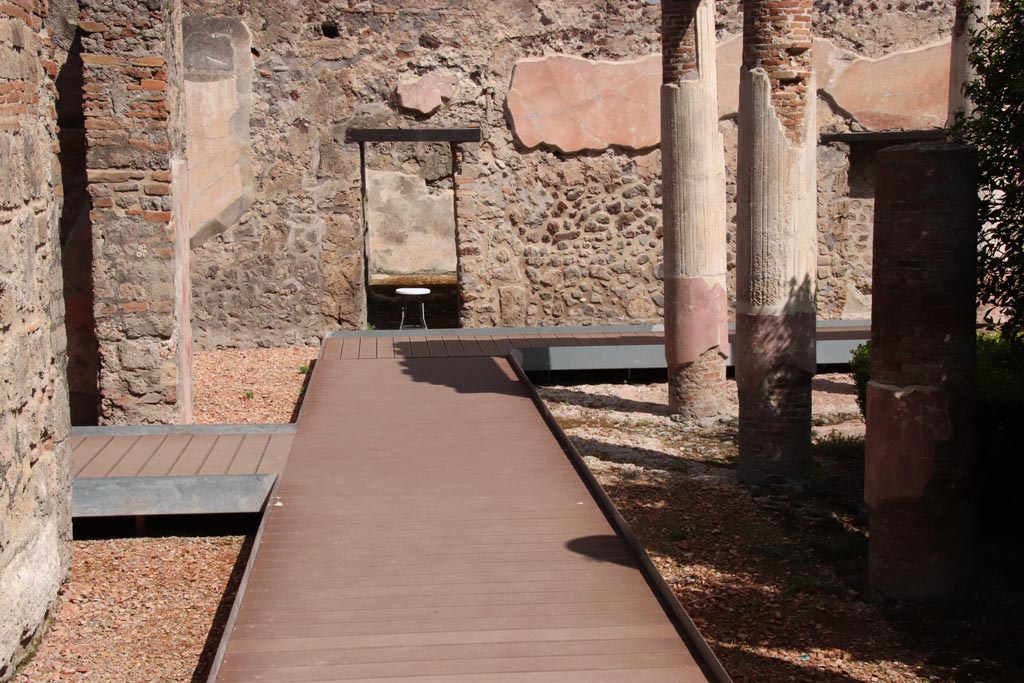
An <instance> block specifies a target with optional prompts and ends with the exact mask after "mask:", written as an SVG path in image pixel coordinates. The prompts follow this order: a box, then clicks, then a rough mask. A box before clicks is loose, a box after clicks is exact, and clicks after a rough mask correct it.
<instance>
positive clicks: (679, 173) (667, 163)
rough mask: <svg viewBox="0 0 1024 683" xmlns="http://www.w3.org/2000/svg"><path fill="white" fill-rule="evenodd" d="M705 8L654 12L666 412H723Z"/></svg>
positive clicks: (677, 1) (714, 140) (714, 129)
mask: <svg viewBox="0 0 1024 683" xmlns="http://www.w3.org/2000/svg"><path fill="white" fill-rule="evenodd" d="M714 14H715V7H714V2H713V0H668V1H666V2H664V3H663V4H662V52H663V54H662V65H663V66H662V68H663V84H662V89H661V121H662V137H661V140H662V143H661V145H662V147H661V149H662V188H663V190H662V194H663V198H664V200H663V201H664V223H665V355H666V359H667V361H668V369H669V408H670V409H671V411H672V412H673V413H675V414H679V415H682V416H684V417H688V418H697V417H708V416H713V415H718V414H719V413H721V412H723V410H724V408H725V404H724V399H725V396H726V392H725V361H726V356H727V353H728V329H727V324H728V319H727V315H728V309H727V294H726V279H725V276H726V253H725V248H726V213H725V160H724V152H723V145H722V136H721V134H720V133H719V130H718V84H717V78H716V72H715V24H714Z"/></svg>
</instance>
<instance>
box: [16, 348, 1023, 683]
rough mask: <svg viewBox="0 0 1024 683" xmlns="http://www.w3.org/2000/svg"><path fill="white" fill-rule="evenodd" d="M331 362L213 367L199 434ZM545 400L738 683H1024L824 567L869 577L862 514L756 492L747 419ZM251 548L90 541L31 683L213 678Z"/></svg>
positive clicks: (821, 420) (211, 361)
mask: <svg viewBox="0 0 1024 683" xmlns="http://www.w3.org/2000/svg"><path fill="white" fill-rule="evenodd" d="M315 355H316V350H315V349H310V348H301V349H274V350H271V349H252V350H244V351H241V350H226V351H209V352H200V353H197V354H196V358H195V368H196V384H197V388H196V415H197V420H198V421H200V422H208V423H209V422H220V423H244V422H286V421H289V420H290V419H291V418H292V415H293V414H294V412H295V404H296V401H297V398H298V396H299V395H300V391H301V388H302V385H303V382H304V380H305V379H306V375H305V374H303V373H302V372H300V369H301V368H303V366H306V367H308V366H309V365H310V361H311V359H313V358H315ZM250 392H251V393H250ZM541 394H542V395H543V397H544V398H545V400H546V401H547V402H548V404H549V406H550V407H551V409H552V412H553V413H554V414H555V416H556V417H557V418H558V419H559V421H560V423H561V424H562V426H563V428H564V429H565V430H566V431H567V433H568V434H569V435H570V437H571V438H572V440H573V442H574V443H575V444H576V446H577V448H578V449H579V450H580V451H581V453H582V454H583V456H584V457H585V459H586V460H587V462H588V464H589V465H590V467H591V468H592V469H593V470H594V471H595V473H596V474H597V476H598V478H599V479H600V481H601V482H602V485H603V486H604V487H605V488H606V490H607V491H608V493H609V495H610V496H611V497H612V499H613V500H614V501H615V502H616V505H618V506H619V508H620V510H621V511H622V513H623V515H624V516H625V517H626V518H627V520H629V523H630V524H631V526H632V527H633V529H634V531H635V532H636V533H637V535H638V536H639V538H640V539H641V541H642V542H644V544H645V545H646V546H647V547H648V549H649V551H650V553H651V555H652V557H653V559H654V561H655V563H656V564H657V565H658V567H659V568H660V569H661V571H662V572H663V574H664V575H665V577H666V579H667V580H668V582H669V583H670V585H672V586H673V588H674V589H675V591H676V592H677V594H678V595H679V597H680V599H681V601H682V602H683V604H684V605H685V606H686V607H687V609H688V611H689V612H690V614H691V616H692V617H693V618H694V620H695V621H696V622H697V623H698V625H699V626H700V628H701V629H702V631H703V633H704V634H705V636H706V637H707V638H708V640H709V642H710V643H711V644H712V646H713V647H714V649H715V650H716V652H717V653H718V654H719V656H720V657H721V659H722V660H723V663H724V664H725V667H726V669H727V670H728V671H729V672H730V673H731V675H732V676H733V678H734V680H735V681H736V683H785V682H790V681H792V682H796V683H825V682H828V683H860V682H863V683H873V682H886V683H923V682H926V681H927V682H930V683H937V682H939V681H964V682H966V681H986V682H987V683H1004V682H1005V683H1011V682H1012V681H1015V680H1017V679H1015V678H1014V677H1013V676H1010V677H1000V676H999V675H997V674H994V673H993V671H998V670H999V669H998V662H995V663H992V662H989V664H992V666H986V667H985V668H984V669H983V671H982V672H981V674H982V675H980V676H978V677H974V676H970V677H964V676H962V675H960V671H959V667H960V666H961V664H962V662H963V661H965V660H967V659H969V658H968V657H966V656H958V655H951V656H950V657H947V658H946V659H947V660H949V661H947V662H946V663H945V664H943V665H941V666H940V665H934V664H931V663H930V660H931V659H932V658H933V655H934V652H933V649H934V641H932V640H929V637H930V636H929V637H917V638H914V637H912V636H908V634H907V633H906V632H904V631H900V630H898V629H896V628H895V627H894V626H893V623H892V621H891V620H887V619H886V615H885V614H884V612H883V609H882V607H881V606H879V605H878V604H877V603H873V602H871V601H870V600H869V599H867V597H866V596H865V594H864V592H863V590H862V587H860V586H858V585H857V584H856V581H855V580H851V579H850V576H849V575H847V574H844V573H843V572H844V566H845V565H843V562H842V561H840V560H836V559H835V558H830V557H829V556H828V553H827V552H826V553H825V555H822V552H819V551H820V550H821V549H820V548H819V547H818V546H819V545H823V546H824V548H825V550H826V551H836V552H838V551H840V550H843V548H844V546H842V544H843V543H847V542H849V541H850V539H852V540H853V542H854V551H853V554H852V555H850V557H849V558H847V560H848V561H847V565H851V566H853V567H854V573H861V571H862V565H863V557H862V555H858V554H857V553H862V552H863V547H864V543H865V540H864V536H865V534H864V530H863V517H862V515H860V514H859V513H858V512H857V511H856V508H857V507H858V502H859V501H854V503H853V504H852V507H853V508H854V509H853V510H852V511H850V512H849V514H846V513H842V512H840V513H837V512H835V511H834V510H829V509H828V508H827V507H822V504H821V501H819V500H816V499H814V498H813V497H810V496H804V497H802V498H801V497H788V498H787V497H786V496H772V495H768V494H765V493H764V492H761V493H758V494H756V495H755V494H754V493H752V492H751V491H750V490H748V489H747V488H745V487H743V486H740V485H739V484H738V483H737V482H736V479H735V473H734V469H733V462H734V459H735V455H736V443H735V442H736V428H735V422H734V421H733V420H730V419H729V418H725V419H723V420H712V421H708V422H706V423H704V424H687V423H677V422H674V421H672V420H671V418H670V417H669V415H668V414H667V411H666V409H665V407H664V406H665V404H666V400H667V388H666V386H665V385H664V384H634V385H630V384H594V385H584V386H580V385H577V386H549V387H543V388H541ZM814 406H815V423H816V425H817V426H816V427H815V433H816V435H817V437H818V438H819V439H822V440H823V441H822V443H829V442H831V441H835V442H836V443H838V445H839V446H840V447H845V445H848V441H846V440H844V439H845V437H843V438H839V439H836V437H834V436H828V434H830V433H831V432H833V431H835V432H838V433H839V434H843V435H847V436H848V435H854V436H856V435H858V434H862V433H863V422H862V421H861V420H860V418H859V414H858V411H857V407H856V402H855V398H854V392H853V386H852V383H851V382H850V380H849V378H848V377H847V376H845V375H825V376H819V377H818V378H816V380H815V394H814ZM854 443H855V442H854ZM823 452H824V451H823ZM835 464H836V463H830V462H827V461H823V460H821V458H820V456H819V461H818V465H819V467H818V469H817V470H816V474H815V477H816V485H817V486H819V487H824V488H825V489H828V491H827V493H828V494H829V496H831V495H832V493H833V491H832V490H831V489H830V488H829V487H832V485H833V484H834V483H836V482H838V484H836V486H838V489H837V490H839V489H842V488H843V487H844V486H845V487H847V488H849V487H850V486H851V483H850V482H851V481H852V482H853V483H852V490H853V491H854V492H855V491H856V490H857V486H858V485H859V481H856V479H857V477H858V476H860V475H859V471H858V470H857V468H856V466H853V467H852V468H851V467H850V466H849V465H851V464H852V465H856V463H854V462H853V461H848V462H846V463H843V462H839V463H838V464H839V465H840V466H841V467H840V469H841V470H842V474H841V476H839V477H838V478H836V477H832V469H834V468H833V465H835ZM829 477H832V478H831V479H830V478H829ZM851 478H852V479H851ZM833 479H835V481H833ZM843 493H844V495H847V494H849V491H844V492H843ZM854 495H856V494H854ZM847 497H849V496H848V495H847ZM826 498H827V500H826V505H828V504H831V503H832V502H833V501H832V499H831V498H828V497H826ZM822 525H825V526H827V527H828V528H829V529H832V528H833V527H836V528H839V529H840V531H841V533H842V535H840V536H836V535H835V534H834V533H833V535H831V536H830V535H828V534H826V533H825V532H824V531H822V529H819V526H822ZM822 528H824V527H822ZM830 533H831V532H830ZM243 541H244V539H243V537H237V536H236V537H220V538H139V539H117V540H109V541H75V546H74V566H73V567H72V571H71V581H70V583H68V584H67V585H66V586H65V588H64V590H63V591H62V597H61V605H62V607H61V609H60V611H59V612H58V614H57V616H56V619H55V621H54V624H53V627H52V630H51V632H50V634H49V635H48V637H47V638H46V639H45V641H44V642H43V644H42V646H41V648H40V650H39V652H38V654H37V656H36V658H35V660H34V661H33V662H32V663H31V664H30V666H29V667H28V668H27V669H26V670H25V671H24V672H23V673H22V674H20V675H19V677H18V678H17V679H16V680H17V681H19V683H27V682H28V681H32V682H33V683H35V682H39V683H43V682H47V681H83V682H88V681H104V682H106V681H110V682H122V681H123V682H125V683H129V682H130V683H146V682H154V683H156V682H164V681H167V682H170V681H185V682H187V681H196V682H198V681H205V673H204V671H205V667H207V666H208V665H209V661H208V660H209V656H210V654H211V648H209V647H207V643H208V642H210V643H214V644H215V643H216V641H217V635H216V634H214V635H212V636H210V635H209V629H210V625H211V623H213V621H214V615H215V613H217V611H218V605H221V607H222V610H221V615H220V616H221V617H223V616H225V614H224V610H223V607H224V606H225V605H226V604H227V603H222V596H223V595H224V593H225V587H226V586H228V583H229V579H230V577H231V574H232V569H233V567H234V566H235V563H236V561H238V559H239V557H240V552H241V551H242V547H243ZM833 546H834V547H833ZM812 549H813V550H812ZM242 556H244V555H242ZM844 557H845V556H844ZM851 563H852V564H851ZM846 568H848V567H846ZM237 578H238V577H237V575H236V577H235V579H237ZM229 594H230V591H229ZM221 623H222V621H221ZM208 636H209V641H208ZM204 647H206V655H205V656H201V653H203V651H204ZM971 661H974V662H977V661H978V660H977V659H971ZM950 662H952V663H950Z"/></svg>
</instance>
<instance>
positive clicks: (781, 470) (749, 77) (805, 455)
mask: <svg viewBox="0 0 1024 683" xmlns="http://www.w3.org/2000/svg"><path fill="white" fill-rule="evenodd" d="M811 4H812V3H811V0H794V1H792V2H786V3H779V2H775V1H773V0H746V1H745V2H744V20H743V23H744V26H743V65H742V68H741V71H740V118H739V150H738V152H739V159H738V177H737V191H738V196H737V235H736V267H737V274H736V279H737V283H736V344H735V346H734V358H735V363H736V380H737V385H738V391H739V408H740V443H739V446H740V462H739V466H740V476H741V478H742V479H743V480H744V481H747V482H750V483H770V482H773V481H780V482H781V481H789V480H792V479H794V478H800V477H803V476H805V475H806V474H807V472H808V471H809V467H810V436H811V435H810V430H811V377H812V376H813V375H814V371H815V341H814V334H815V303H814V299H815V276H816V265H817V202H816V196H815V192H816V182H815V181H816V178H815V175H816V169H815V154H816V143H817V124H816V118H815V81H814V73H813V71H812V68H811Z"/></svg>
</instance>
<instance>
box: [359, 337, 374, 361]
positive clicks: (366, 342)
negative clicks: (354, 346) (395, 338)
mask: <svg viewBox="0 0 1024 683" xmlns="http://www.w3.org/2000/svg"><path fill="white" fill-rule="evenodd" d="M376 357H377V338H376V337H360V338H359V358H362V359H369V358H376Z"/></svg>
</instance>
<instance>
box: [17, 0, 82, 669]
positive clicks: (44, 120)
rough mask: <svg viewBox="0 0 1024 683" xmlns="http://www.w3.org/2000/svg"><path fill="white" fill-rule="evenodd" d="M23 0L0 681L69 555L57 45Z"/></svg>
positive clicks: (39, 617)
mask: <svg viewBox="0 0 1024 683" xmlns="http://www.w3.org/2000/svg"><path fill="white" fill-rule="evenodd" d="M20 7H22V8H24V9H20V8H15V7H13V6H11V5H3V6H0V93H2V97H0V169H3V181H2V182H0V251H2V253H3V254H4V257H3V260H2V261H0V264H2V265H0V390H2V395H3V401H2V404H0V680H8V679H9V678H10V677H11V676H12V675H13V673H14V668H15V667H16V666H17V664H18V662H19V661H20V660H21V659H22V658H23V657H24V656H25V655H26V653H27V652H28V651H30V650H31V649H32V647H33V646H34V644H35V642H36V640H37V638H38V637H39V636H40V635H41V632H42V630H43V627H44V624H45V621H46V616H47V613H48V612H49V610H50V608H51V606H52V605H53V603H54V600H55V599H56V597H57V589H58V588H59V586H60V584H61V583H62V582H63V581H64V579H65V578H66V577H67V572H68V568H69V566H70V559H71V543H70V541H71V474H70V461H71V448H70V443H69V441H68V436H69V432H70V419H69V413H68V389H67V379H66V374H65V373H66V365H67V351H66V342H65V332H64V303H63V291H62V278H61V260H60V237H59V232H58V216H59V211H60V204H59V201H58V199H57V195H56V193H57V192H58V191H59V188H58V187H57V186H58V185H59V184H60V174H59V169H58V168H57V167H56V165H55V163H54V162H55V161H56V159H55V156H54V154H53V148H54V146H55V144H56V141H57V136H56V129H55V123H56V122H55V119H54V117H53V113H52V112H53V106H54V86H53V80H52V79H53V78H54V77H56V75H57V73H56V68H55V62H54V58H55V57H56V56H57V49H56V48H55V46H54V44H53V43H52V42H51V40H50V36H49V34H48V32H47V31H46V30H45V29H44V27H43V23H44V18H45V16H46V12H45V3H43V2H28V3H21V4H20ZM61 47H63V49H65V50H66V49H67V45H62V46H61Z"/></svg>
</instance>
